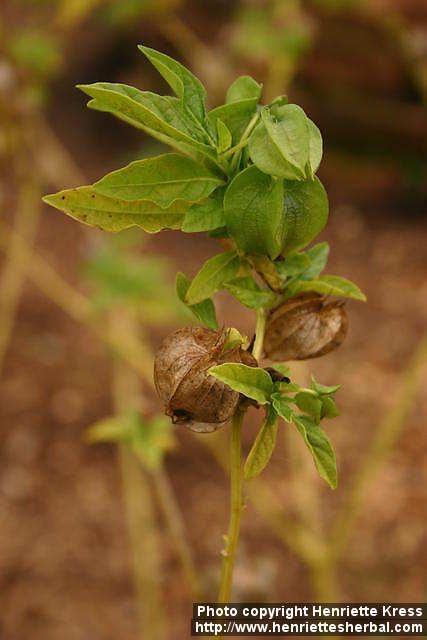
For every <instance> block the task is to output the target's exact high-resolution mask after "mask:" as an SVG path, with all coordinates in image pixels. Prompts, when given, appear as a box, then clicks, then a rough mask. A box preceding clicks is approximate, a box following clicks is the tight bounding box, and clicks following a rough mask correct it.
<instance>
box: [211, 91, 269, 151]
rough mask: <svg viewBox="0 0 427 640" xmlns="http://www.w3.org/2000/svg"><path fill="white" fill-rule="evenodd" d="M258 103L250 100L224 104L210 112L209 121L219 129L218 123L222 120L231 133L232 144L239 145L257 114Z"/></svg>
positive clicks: (255, 100) (253, 99)
mask: <svg viewBox="0 0 427 640" xmlns="http://www.w3.org/2000/svg"><path fill="white" fill-rule="evenodd" d="M257 102H258V100H257V99H256V98H249V99H246V100H239V101H237V102H230V103H229V104H223V105H221V106H219V107H216V108H215V109H212V110H211V111H209V113H208V120H209V122H210V123H211V125H212V126H213V127H215V128H216V127H217V124H216V123H217V121H218V120H221V122H222V123H223V124H225V126H226V127H227V129H228V130H229V132H230V133H231V136H232V143H233V144H237V143H238V142H239V141H240V138H241V137H242V134H243V132H244V131H245V129H246V127H247V126H248V124H249V122H250V121H251V119H252V117H253V116H254V114H255V113H256V106H257Z"/></svg>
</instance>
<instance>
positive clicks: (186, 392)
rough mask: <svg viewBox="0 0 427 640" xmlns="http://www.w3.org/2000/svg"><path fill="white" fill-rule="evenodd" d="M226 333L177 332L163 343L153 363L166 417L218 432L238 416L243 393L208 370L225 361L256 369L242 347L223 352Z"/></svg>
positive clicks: (195, 329)
mask: <svg viewBox="0 0 427 640" xmlns="http://www.w3.org/2000/svg"><path fill="white" fill-rule="evenodd" d="M226 341H227V331H226V330H224V329H220V330H219V331H212V330H210V329H205V328H203V327H184V328H183V329H178V331H175V332H174V333H172V334H171V335H170V336H168V337H167V338H166V339H165V340H164V341H163V344H162V346H161V347H160V349H159V351H158V352H157V355H156V358H155V361H154V382H155V385H156V389H157V393H158V394H159V396H160V398H161V399H162V401H163V402H164V403H165V412H166V415H168V416H170V417H171V418H172V421H173V422H174V423H181V424H184V425H185V426H187V427H189V428H190V429H192V430H193V431H203V432H209V431H215V430H216V429H218V428H219V427H221V426H222V425H223V424H224V423H225V422H227V421H228V420H229V419H230V418H231V417H232V416H233V415H234V413H235V411H236V408H237V405H238V403H239V400H240V394H239V393H238V392H237V391H233V390H232V389H230V387H228V386H227V385H225V384H224V383H223V382H220V381H219V380H217V379H216V378H214V377H213V376H211V375H209V373H208V370H209V369H210V367H213V366H215V365H217V364H222V363H224V362H237V363H242V364H246V365H248V366H254V367H256V366H257V362H256V360H255V358H254V357H253V356H252V355H251V354H250V353H248V352H247V351H245V350H244V349H242V348H241V346H240V345H239V346H237V347H234V348H233V349H231V350H229V351H226V352H224V347H225V343H226Z"/></svg>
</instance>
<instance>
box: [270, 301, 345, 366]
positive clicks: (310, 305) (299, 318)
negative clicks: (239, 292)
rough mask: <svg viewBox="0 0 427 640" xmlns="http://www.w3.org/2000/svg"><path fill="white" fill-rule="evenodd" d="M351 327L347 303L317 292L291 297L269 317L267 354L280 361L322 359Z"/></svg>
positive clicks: (340, 341)
mask: <svg viewBox="0 0 427 640" xmlns="http://www.w3.org/2000/svg"><path fill="white" fill-rule="evenodd" d="M347 328H348V320H347V313H346V311H345V309H344V303H343V302H341V301H333V302H328V301H327V300H326V299H325V298H324V297H321V296H319V295H317V294H315V293H310V294H308V295H304V296H299V297H296V298H291V299H289V300H287V301H286V302H285V303H283V304H282V305H281V306H280V307H279V308H277V309H275V310H274V311H273V312H272V313H271V314H270V316H269V318H268V321H267V327H266V332H265V340H264V350H265V355H266V356H267V358H269V359H270V360H276V361H287V360H307V359H308V358H318V357H319V356H323V355H324V354H325V353H328V352H329V351H332V350H333V349H336V348H337V347H339V345H340V344H341V343H342V341H343V340H344V338H345V336H346V333H347Z"/></svg>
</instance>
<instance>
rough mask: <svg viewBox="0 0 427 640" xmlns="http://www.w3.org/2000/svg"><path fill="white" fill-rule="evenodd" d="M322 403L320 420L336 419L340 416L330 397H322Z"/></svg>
mask: <svg viewBox="0 0 427 640" xmlns="http://www.w3.org/2000/svg"><path fill="white" fill-rule="evenodd" d="M321 402H322V414H321V417H322V418H331V419H332V418H336V417H337V416H339V415H340V410H339V409H338V407H337V405H336V402H335V400H334V399H333V398H331V396H323V397H322V398H321Z"/></svg>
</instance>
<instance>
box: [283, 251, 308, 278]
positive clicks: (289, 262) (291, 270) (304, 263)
mask: <svg viewBox="0 0 427 640" xmlns="http://www.w3.org/2000/svg"><path fill="white" fill-rule="evenodd" d="M275 264H276V268H277V271H278V272H279V273H280V275H281V276H282V278H293V277H294V276H299V275H300V274H301V273H304V272H305V271H306V270H307V269H308V267H309V266H310V258H309V257H308V256H307V255H306V254H305V253H291V254H289V255H288V256H286V259H285V260H280V261H278V262H276V263H275Z"/></svg>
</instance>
